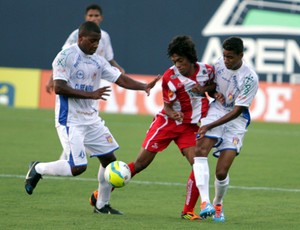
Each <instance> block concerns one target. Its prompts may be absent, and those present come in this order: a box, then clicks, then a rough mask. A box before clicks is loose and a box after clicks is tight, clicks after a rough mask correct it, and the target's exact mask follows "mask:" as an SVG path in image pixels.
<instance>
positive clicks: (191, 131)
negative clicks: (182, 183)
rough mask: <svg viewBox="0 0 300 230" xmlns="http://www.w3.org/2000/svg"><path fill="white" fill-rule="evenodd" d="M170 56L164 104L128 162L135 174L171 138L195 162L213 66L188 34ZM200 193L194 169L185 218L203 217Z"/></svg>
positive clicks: (212, 86)
mask: <svg viewBox="0 0 300 230" xmlns="http://www.w3.org/2000/svg"><path fill="white" fill-rule="evenodd" d="M168 56H169V58H170V59H171V61H172V62H173V64H174V65H173V66H172V67H170V68H169V69H168V70H167V71H166V72H165V73H164V75H163V77H162V94H163V100H164V107H163V109H162V110H161V111H160V112H159V113H157V114H156V116H155V118H154V119H153V122H152V123H151V125H150V127H149V130H148V131H147V134H146V137H145V139H144V142H143V144H142V149H141V151H140V153H139V154H138V156H137V159H136V160H135V161H134V162H130V163H129V164H128V165H129V167H130V169H131V173H132V176H134V175H135V174H136V173H138V172H140V171H142V170H144V169H145V168H146V167H148V166H149V165H150V163H151V162H152V161H153V159H154V158H155V156H156V153H158V152H161V151H163V150H164V149H165V148H167V147H168V145H169V144H170V143H171V142H172V141H174V142H175V143H176V145H177V146H178V148H179V150H180V151H181V153H182V155H183V156H185V157H186V158H187V160H188V161H189V163H190V165H191V166H192V165H193V163H194V157H195V145H196V136H195V133H196V132H197V131H198V129H199V127H198V122H199V121H200V119H201V118H203V117H205V116H206V114H207V111H208V107H209V100H208V98H207V97H206V92H208V91H213V90H214V89H215V84H214V83H213V80H214V76H215V74H214V69H213V67H212V66H210V65H207V64H204V63H200V62H198V58H197V54H196V49H195V44H194V42H193V41H192V39H191V37H189V36H177V37H175V38H174V39H173V40H172V41H171V42H170V44H169V46H168ZM191 168H192V167H191ZM192 193H193V196H191V194H192ZM198 196H199V191H198V189H197V187H196V185H195V178H194V173H193V171H192V172H191V174H190V176H189V179H188V183H187V198H186V202H185V205H184V209H183V211H182V214H181V217H182V218H184V219H189V220H195V219H201V218H200V216H198V215H197V214H195V213H194V207H195V204H196V202H197V199H198ZM191 197H192V199H191Z"/></svg>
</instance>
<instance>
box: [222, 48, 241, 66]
mask: <svg viewBox="0 0 300 230" xmlns="http://www.w3.org/2000/svg"><path fill="white" fill-rule="evenodd" d="M223 58H224V64H225V66H226V68H227V69H231V70H236V69H238V68H240V67H241V65H242V58H243V53H240V54H236V53H235V52H234V51H230V50H223Z"/></svg>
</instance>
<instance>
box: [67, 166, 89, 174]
mask: <svg viewBox="0 0 300 230" xmlns="http://www.w3.org/2000/svg"><path fill="white" fill-rule="evenodd" d="M86 169H87V166H86V165H82V166H72V167H71V172H72V175H73V176H78V175H80V174H82V173H83V172H84V171H85V170H86Z"/></svg>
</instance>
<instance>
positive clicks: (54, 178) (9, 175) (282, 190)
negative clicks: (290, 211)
mask: <svg viewBox="0 0 300 230" xmlns="http://www.w3.org/2000/svg"><path fill="white" fill-rule="evenodd" d="M0 178H21V179H25V175H13V174H0ZM43 178H45V179H51V180H74V181H93V182H97V180H96V179H95V178H80V177H51V176H43ZM130 183H134V184H145V185H161V186H182V187H184V186H186V185H185V184H183V183H172V182H155V181H137V180H132V181H130ZM229 188H230V189H238V190H256V191H275V192H276V191H277V192H296V193H298V192H300V189H287V188H273V187H249V186H229Z"/></svg>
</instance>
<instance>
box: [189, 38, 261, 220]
mask: <svg viewBox="0 0 300 230" xmlns="http://www.w3.org/2000/svg"><path fill="white" fill-rule="evenodd" d="M243 50H244V45H243V41H242V39H241V38H239V37H230V38H228V39H226V40H225V41H224V42H223V57H222V58H220V59H219V60H218V61H217V63H216V64H215V66H214V67H215V74H216V77H215V83H216V92H215V94H214V97H215V98H216V99H218V100H216V101H214V102H213V103H211V105H210V108H209V110H208V114H207V116H206V117H204V118H202V119H201V126H200V128H199V130H198V134H197V135H198V136H197V145H196V149H195V151H196V157H195V158H194V165H193V169H194V174H195V179H196V185H197V187H198V189H199V192H200V196H201V211H200V214H199V215H200V216H201V217H204V218H205V217H207V216H211V215H212V216H213V220H215V221H219V222H224V221H225V216H224V212H223V197H224V195H225V193H226V191H227V188H228V186H229V174H228V172H229V169H230V166H231V165H232V163H233V161H234V158H235V157H236V156H237V155H238V154H239V153H240V150H241V147H242V144H243V139H244V136H245V133H246V131H247V127H248V125H249V124H250V114H249V107H250V105H251V103H252V101H253V99H254V97H255V94H256V92H257V90H258V76H257V74H256V73H255V71H254V70H253V69H252V68H251V67H250V66H249V65H248V64H246V63H245V62H244V60H243ZM213 147H215V151H214V153H213V155H214V156H216V157H218V162H217V166H216V172H215V173H216V175H215V182H214V184H215V197H214V200H213V205H212V204H211V203H210V198H209V166H208V161H207V156H208V154H209V152H210V150H211V149H212V148H213Z"/></svg>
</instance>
